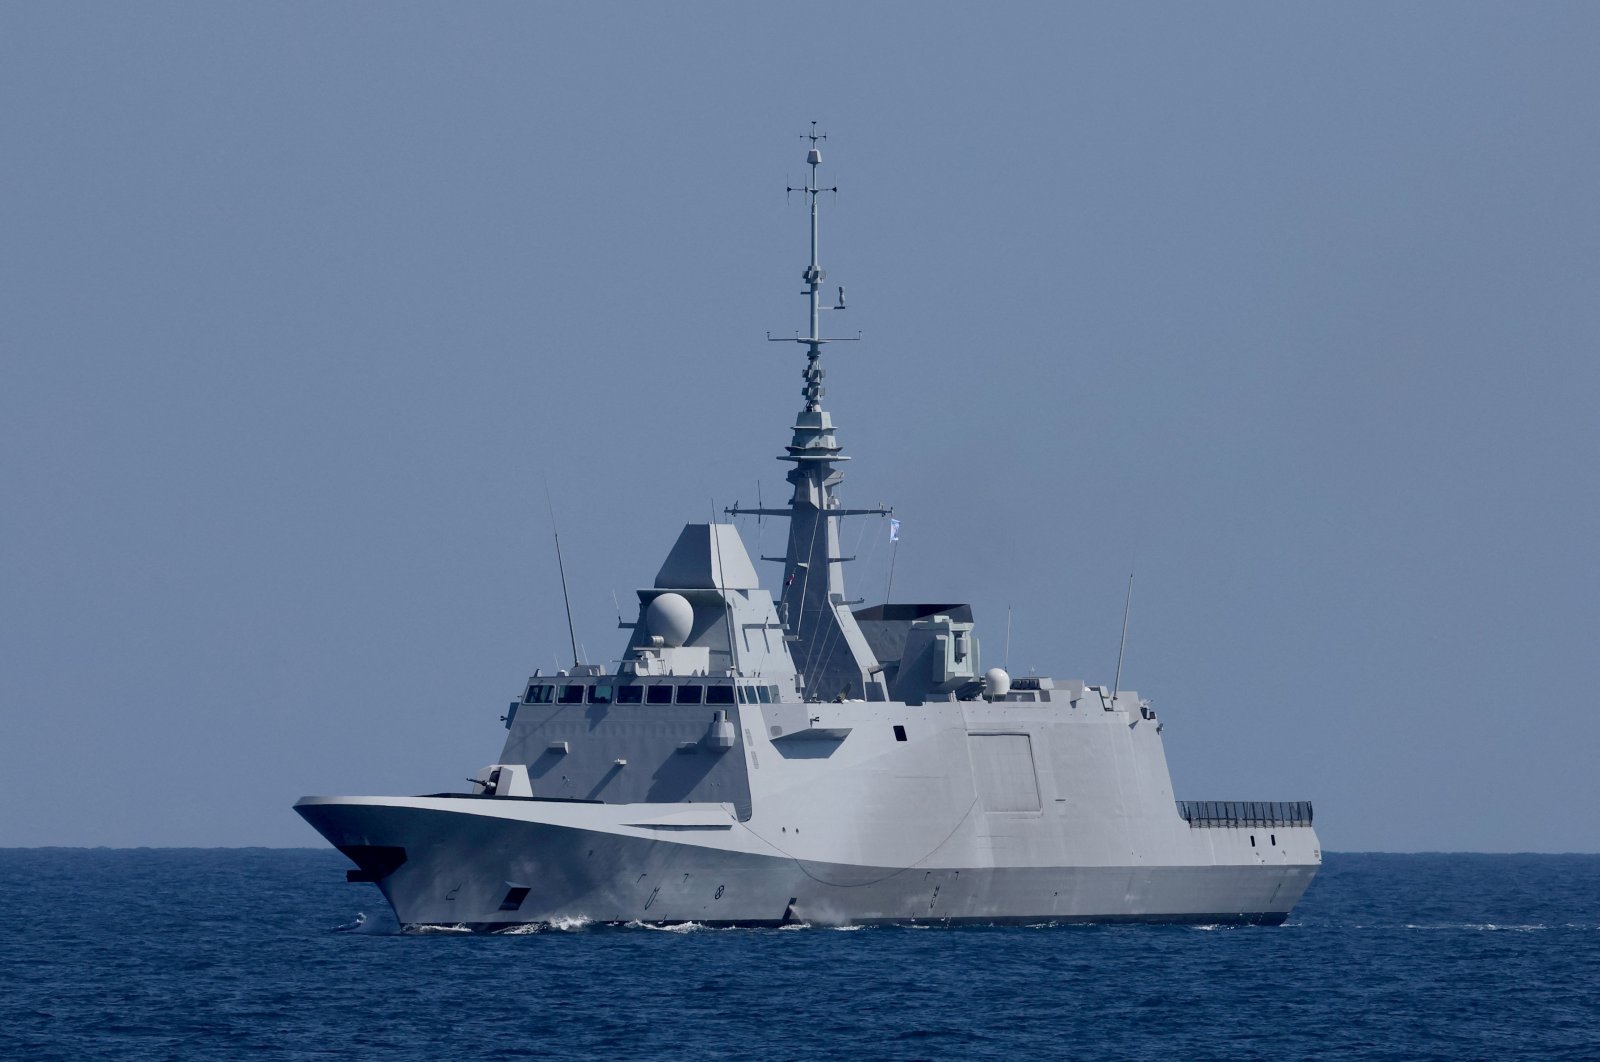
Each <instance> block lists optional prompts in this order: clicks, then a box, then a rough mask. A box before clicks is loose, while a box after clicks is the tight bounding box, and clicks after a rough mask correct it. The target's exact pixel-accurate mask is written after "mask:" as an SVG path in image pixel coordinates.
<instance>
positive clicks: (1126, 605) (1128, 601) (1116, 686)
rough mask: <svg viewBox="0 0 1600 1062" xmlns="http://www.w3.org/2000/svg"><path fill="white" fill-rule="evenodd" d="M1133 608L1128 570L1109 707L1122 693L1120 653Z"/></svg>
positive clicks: (1126, 636)
mask: <svg viewBox="0 0 1600 1062" xmlns="http://www.w3.org/2000/svg"><path fill="white" fill-rule="evenodd" d="M1132 607H1133V570H1132V569H1131V568H1130V569H1129V570H1128V596H1127V597H1126V598H1124V599H1123V602H1122V641H1121V642H1119V643H1117V674H1116V677H1115V678H1113V679H1112V680H1111V705H1112V707H1116V703H1117V694H1119V693H1121V692H1122V651H1123V650H1124V649H1126V648H1127V647H1128V610H1129V609H1130V608H1132Z"/></svg>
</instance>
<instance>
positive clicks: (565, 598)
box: [544, 480, 582, 667]
mask: <svg viewBox="0 0 1600 1062" xmlns="http://www.w3.org/2000/svg"><path fill="white" fill-rule="evenodd" d="M544 503H545V505H546V506H547V507H548V508H549V509H550V534H552V535H554V536H555V540H556V570H557V571H559V572H560V573H561V603H562V604H564V605H566V606H567V639H568V640H569V641H570V642H571V643H572V666H573V667H577V666H578V665H579V664H580V663H582V661H581V660H580V659H579V658H578V635H577V632H576V631H575V630H574V629H573V627H572V597H571V596H570V595H569V594H568V593H567V566H566V564H564V563H563V562H562V560H561V532H560V531H559V530H558V529H557V528H556V506H555V502H553V501H551V500H550V483H549V481H548V480H547V481H546V482H545V485H544Z"/></svg>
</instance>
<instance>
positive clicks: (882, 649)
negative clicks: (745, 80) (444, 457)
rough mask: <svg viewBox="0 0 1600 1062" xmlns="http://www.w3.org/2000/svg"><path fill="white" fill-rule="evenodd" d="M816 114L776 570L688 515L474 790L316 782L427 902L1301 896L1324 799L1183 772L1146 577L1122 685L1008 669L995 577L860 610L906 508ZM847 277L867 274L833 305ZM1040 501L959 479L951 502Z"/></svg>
mask: <svg viewBox="0 0 1600 1062" xmlns="http://www.w3.org/2000/svg"><path fill="white" fill-rule="evenodd" d="M807 135H808V136H809V137H810V139H811V145H812V146H811V148H810V149H809V150H808V152H807V156H806V163H807V165H808V166H809V167H810V174H811V175H810V178H809V179H808V180H807V183H806V185H805V187H804V188H791V189H790V192H797V191H798V192H804V194H805V196H806V200H807V204H808V206H809V207H810V211H809V212H810V250H811V255H810V263H809V264H808V266H807V267H806V269H805V272H804V273H803V277H804V279H805V282H806V288H805V291H804V292H803V295H804V296H805V298H806V301H807V309H808V313H807V321H808V325H809V330H808V332H807V333H806V334H805V335H799V334H796V335H795V336H794V337H793V339H783V338H777V337H773V336H771V335H770V334H769V336H768V338H769V339H771V340H773V341H774V342H782V343H788V342H793V343H797V344H800V345H801V346H803V347H804V348H805V358H806V362H805V368H804V370H803V371H802V373H801V377H802V380H803V381H804V386H803V387H802V389H801V392H800V393H801V397H802V399H803V405H802V406H801V408H800V410H799V411H797V412H796V413H795V415H794V417H793V419H792V421H791V423H790V427H789V430H790V431H791V432H792V435H791V436H790V440H789V442H788V443H787V444H786V445H785V446H784V447H783V450H784V452H783V454H782V455H780V456H779V458H778V459H779V460H780V461H781V462H783V463H784V464H785V465H787V466H789V470H788V471H787V472H786V473H785V475H784V479H785V480H786V481H787V482H788V483H789V485H790V486H791V488H792V494H791V496H790V497H789V500H788V504H787V505H786V506H783V507H781V508H767V507H765V506H763V505H761V504H759V500H758V505H757V506H756V507H755V508H753V509H751V508H740V507H739V506H738V505H737V504H736V505H734V506H733V507H731V508H728V509H725V510H723V515H725V516H731V517H740V516H745V517H748V516H754V517H755V518H756V519H757V520H758V521H760V520H764V519H768V518H771V519H782V520H786V521H787V522H788V545H787V548H786V550H785V552H784V555H783V556H782V557H762V560H764V561H770V562H774V563H781V564H782V566H783V567H782V569H781V571H780V572H779V573H778V574H777V576H776V579H775V580H774V581H773V582H775V584H776V587H777V589H776V591H774V589H773V586H771V585H763V582H762V580H761V579H760V577H758V575H757V574H756V570H755V566H754V564H753V562H752V559H751V557H750V554H749V552H748V551H747V550H746V548H745V544H744V541H743V539H742V538H741V536H740V534H739V531H738V528H737V527H736V526H735V525H734V524H732V523H728V522H718V521H716V520H715V518H714V519H713V522H711V523H690V524H687V525H685V526H684V527H683V529H682V531H681V532H680V533H679V535H678V539H677V541H676V542H675V543H674V544H673V546H672V548H671V549H670V551H669V552H668V554H667V557H666V560H665V561H664V562H663V563H662V565H661V568H660V569H659V571H658V572H657V573H656V577H655V581H654V585H653V586H648V587H642V588H640V589H639V590H638V591H637V597H638V611H637V613H636V618H635V619H633V620H632V621H625V620H623V619H622V618H621V617H620V616H619V617H618V625H619V627H620V628H622V629H625V630H627V631H628V632H629V634H628V639H627V644H626V645H625V646H624V647H623V650H622V653H621V656H620V657H619V658H617V659H616V660H615V661H614V662H613V661H608V662H606V663H584V662H582V661H581V659H580V653H579V649H578V644H579V643H578V638H577V634H576V631H575V629H573V627H572V621H571V615H572V609H571V602H570V600H565V604H566V612H567V616H568V636H569V643H570V645H571V649H572V658H573V663H572V665H571V666H570V667H561V668H559V669H558V670H557V672H556V673H555V674H554V675H541V674H540V673H539V672H535V673H534V674H533V675H531V676H529V677H528V680H527V683H526V685H525V686H524V688H523V690H522V692H521V695H520V697H519V698H518V700H516V701H514V702H513V703H512V704H511V705H510V706H509V708H508V709H507V710H506V712H505V714H504V715H502V716H501V717H500V718H501V721H502V722H503V723H504V724H505V727H506V731H507V734H506V740H505V744H504V746H503V747H502V749H501V752H500V756H499V759H498V761H497V762H495V763H492V764H490V765H488V766H486V767H484V768H483V769H482V770H481V771H480V772H479V773H478V775H477V776H476V778H475V779H474V788H473V791H472V792H469V793H455V794H435V795H433V796H421V797H377V796H373V797H305V798H303V799H302V800H301V801H300V802H299V803H298V804H297V805H296V810H297V811H298V812H299V813H300V814H301V815H302V816H303V817H304V818H305V819H306V820H307V821H308V822H309V823H310V824H311V825H312V826H314V827H315V828H316V829H317V830H318V831H320V832H321V833H322V835H323V836H324V837H326V838H327V839H328V840H329V841H330V842H331V843H332V844H333V845H334V846H335V847H337V848H338V849H339V850H340V851H342V852H344V853H345V854H346V855H347V856H349V857H350V859H351V860H352V861H353V862H354V863H355V865H356V868H355V869H354V870H352V871H349V872H348V876H349V878H350V880H351V881H360V882H371V883H373V884H376V885H377V886H378V888H379V889H381V890H382V891H383V894H384V896H385V897H386V898H387V899H388V901H389V903H390V904H391V905H392V906H393V908H394V910H395V913H396V915H397V916H398V917H399V919H400V921H401V922H402V923H405V924H408V925H430V924H443V925H464V926H470V927H475V928H484V929H494V928H497V927H509V926H516V925H526V924H541V923H572V922H601V923H608V922H618V923H630V922H647V923H683V922H700V923H706V924H712V925H770V924H784V923H808V922H810V923H822V924H871V923H885V922H936V923H942V922H1123V921H1138V922H1216V923H1279V922H1282V921H1283V920H1284V918H1285V917H1286V916H1287V915H1288V913H1289V911H1290V909H1291V908H1293V906H1294V904H1295V902H1296V901H1297V900H1299V898H1300V896H1301V894H1302V893H1303V892H1304V891H1305V889H1306V886H1307V885H1308V884H1309V883H1310V881H1311V878H1312V876H1313V875H1314V874H1315V873H1316V869H1317V866H1318V865H1319V864H1320V862H1321V857H1322V853H1321V851H1320V842H1318V840H1317V837H1316V834H1315V833H1314V832H1313V830H1312V828H1311V806H1310V804H1309V803H1306V802H1283V803H1279V802H1228V801H1222V802H1187V801H1177V800H1175V799H1174V796H1173V792H1172V781H1171V774H1170V772H1169V771H1168V769H1167V761H1166V753H1165V751H1164V743H1163V738H1162V733H1163V730H1164V729H1165V725H1166V724H1165V723H1164V722H1163V721H1161V720H1159V719H1158V718H1157V716H1156V712H1155V709H1154V707H1153V706H1152V705H1151V703H1150V702H1149V701H1147V700H1145V699H1143V698H1141V697H1139V695H1138V694H1137V693H1136V692H1134V691H1133V690H1130V689H1127V688H1126V687H1124V686H1123V685H1122V676H1123V669H1122V649H1123V648H1126V645H1125V641H1126V634H1127V610H1128V606H1129V604H1130V603H1131V598H1132V590H1133V587H1132V580H1131V576H1130V581H1129V587H1128V597H1127V598H1126V599H1125V600H1124V610H1123V634H1124V645H1123V646H1122V647H1121V648H1119V651H1118V657H1117V666H1116V670H1115V671H1114V672H1113V674H1112V678H1111V682H1110V683H1109V684H1098V685H1097V684H1089V683H1086V682H1084V681H1082V680H1076V679H1072V680H1068V679H1057V678H1053V677H1047V676H1044V675H1033V674H1030V675H1027V676H1021V677H1018V678H1016V679H1015V680H1013V678H1012V676H1011V675H1010V674H1009V673H1008V672H1007V670H1006V669H1005V668H1003V667H990V668H988V669H987V670H985V669H984V666H983V664H982V663H981V660H982V647H981V645H980V642H979V638H978V633H977V628H976V626H975V620H974V618H973V612H972V607H971V605H969V604H965V603H959V602H950V601H920V602H918V601H894V600H890V599H889V598H890V591H891V590H892V587H893V575H894V556H895V554H891V556H890V561H889V579H888V580H887V582H886V583H885V586H884V597H885V600H884V601H883V602H882V603H881V604H877V605H870V606H868V607H865V608H861V609H859V610H857V609H855V608H854V606H855V605H858V604H861V603H862V600H861V599H852V598H851V597H850V595H849V593H848V591H847V589H846V585H845V577H844V566H845V564H846V562H848V561H851V560H854V559H855V558H854V557H849V556H845V551H844V550H843V549H842V548H841V542H840V524H841V521H843V520H846V519H861V518H868V519H872V518H876V519H884V518H888V517H890V516H891V513H892V510H891V509H886V508H882V507H877V508H869V509H852V508H847V507H845V506H844V505H843V504H842V501H841V499H840V497H839V495H838V493H837V488H838V486H839V484H840V483H841V482H842V481H843V479H844V472H843V470H842V468H841V467H840V465H841V463H842V462H844V461H847V460H849V458H848V457H847V456H845V454H844V453H843V450H842V448H841V446H840V443H839V439H838V435H837V427H836V425H835V424H834V422H833V417H832V415H831V414H830V413H829V412H828V411H827V410H826V409H824V408H823V403H822V399H823V396H824V395H825V394H826V393H827V389H826V387H825V386H824V381H825V378H826V375H827V370H826V369H824V368H823V365H822V349H823V346H824V345H825V344H828V343H832V342H836V340H832V339H829V338H827V337H825V336H824V335H823V334H822V333H821V332H820V331H819V327H820V324H819V322H820V315H821V311H822V309H823V306H822V304H821V301H820V299H821V289H822V281H823V279H824V277H825V276H826V274H825V272H824V271H823V270H822V268H821V264H820V262H819V260H818V257H817V254H818V250H817V249H818V212H817V197H818V195H819V194H820V193H823V192H826V191H830V190H832V191H836V190H837V189H836V188H828V187H824V186H822V185H821V184H819V183H818V181H817V176H816V175H817V167H818V166H819V165H821V161H822V156H821V150H820V147H819V146H818V145H819V142H820V141H821V140H822V139H824V137H823V136H822V134H820V133H817V132H816V130H815V128H813V131H812V133H810V134H807ZM845 305H846V304H845V301H844V289H843V288H842V287H841V288H840V289H839V299H838V303H837V304H836V305H834V306H832V307H828V309H830V310H843V309H845ZM956 396H957V392H952V397H953V398H955V397H956ZM944 419H948V418H942V417H941V418H934V421H943V420H944ZM934 421H930V422H929V424H928V425H925V426H934ZM936 430H937V431H938V432H939V433H940V438H941V439H942V438H943V432H944V425H943V423H939V424H937V426H936ZM666 442H670V440H669V439H667V438H666V437H660V438H657V439H656V440H655V444H653V445H656V446H660V445H665V443H666ZM661 456H662V457H663V458H665V457H673V458H677V457H682V456H685V455H682V454H674V453H673V452H672V450H671V448H670V447H667V448H666V449H665V450H663V451H662V455H661ZM642 467H646V468H649V469H651V470H656V469H664V468H667V467H670V464H669V463H668V462H666V461H655V462H654V463H651V462H646V465H645V466H642ZM758 499H759V494H758ZM1030 501H1031V499H1027V498H1017V499H1006V498H985V497H983V496H982V495H981V492H978V491H975V490H974V489H972V487H971V485H970V484H967V485H963V484H961V483H959V482H958V481H956V480H952V482H951V484H950V493H949V495H948V497H947V498H945V499H944V500H943V501H942V502H941V503H940V504H941V505H943V504H952V505H977V504H982V505H986V506H989V507H990V508H991V509H992V510H993V511H994V512H995V513H996V514H1005V513H1007V512H1010V511H1012V509H1011V507H1012V506H1015V507H1016V508H1015V511H1016V512H1027V511H1031V510H1030V509H1029V508H1028V506H1029V505H1030ZM554 515H555V503H554V502H553V501H552V502H551V518H552V521H553V520H554ZM899 527H900V524H899V521H898V520H894V519H889V521H888V524H887V531H888V537H889V540H890V541H891V542H898V540H899V539H898V536H899ZM553 532H554V528H553V527H552V533H553ZM857 538H858V540H859V538H860V536H859V535H858V536H857ZM555 545H556V561H557V564H556V567H557V570H558V572H559V573H560V575H561V585H562V595H563V598H564V599H565V598H566V576H565V568H564V567H563V566H562V564H561V556H560V538H559V536H556V537H555ZM549 604H551V605H552V606H553V605H554V601H553V600H552V601H551V602H549ZM1061 607H1063V608H1067V607H1072V606H1070V605H1068V604H1064V603H1063V604H1061ZM619 608H620V604H619ZM1008 629H1009V624H1008Z"/></svg>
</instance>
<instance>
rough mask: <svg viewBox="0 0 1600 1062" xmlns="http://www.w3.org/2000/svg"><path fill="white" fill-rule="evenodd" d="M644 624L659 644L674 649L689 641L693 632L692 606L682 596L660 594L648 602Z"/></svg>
mask: <svg viewBox="0 0 1600 1062" xmlns="http://www.w3.org/2000/svg"><path fill="white" fill-rule="evenodd" d="M644 622H645V625H646V626H647V627H649V628H650V633H651V634H653V635H654V636H656V637H657V638H660V639H661V644H662V645H665V646H667V647H668V648H671V649H676V648H677V647H678V646H680V645H682V644H683V643H684V642H686V641H688V640H689V632H690V631H692V630H694V606H693V605H691V604H689V599H688V598H686V597H684V596H683V595H682V594H662V595H660V596H659V597H657V598H656V599H655V600H654V601H652V602H650V607H649V608H648V609H647V610H646V611H645V614H644Z"/></svg>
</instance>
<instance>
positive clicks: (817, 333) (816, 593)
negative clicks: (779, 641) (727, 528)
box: [728, 122, 889, 700]
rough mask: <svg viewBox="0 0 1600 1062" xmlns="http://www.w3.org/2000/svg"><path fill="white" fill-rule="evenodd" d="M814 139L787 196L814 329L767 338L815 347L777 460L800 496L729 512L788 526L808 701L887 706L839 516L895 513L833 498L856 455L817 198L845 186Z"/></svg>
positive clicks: (793, 607)
mask: <svg viewBox="0 0 1600 1062" xmlns="http://www.w3.org/2000/svg"><path fill="white" fill-rule="evenodd" d="M805 137H806V139H808V140H809V141H810V142H811V146H810V148H809V149H808V150H807V152H806V164H807V165H808V166H809V167H810V172H809V174H808V176H807V179H806V183H805V185H804V187H800V188H793V187H791V188H789V189H788V191H789V192H791V193H794V192H799V193H802V194H803V195H804V196H805V197H806V205H807V206H808V207H809V208H810V212H811V261H810V263H809V264H808V265H807V266H806V268H805V271H804V272H803V273H801V275H800V276H801V279H802V280H804V281H805V283H806V289H805V291H803V292H801V294H802V295H804V296H805V297H806V304H807V309H808V311H809V312H808V325H809V328H808V331H807V333H806V334H805V335H803V336H802V335H798V334H797V335H795V336H794V337H792V338H788V337H774V336H772V335H771V334H770V333H769V334H768V336H767V339H768V340H769V341H771V342H774V343H789V342H793V343H801V344H804V345H805V347H806V367H805V369H804V371H803V372H802V373H801V376H802V378H803V379H804V381H805V386H804V387H803V388H802V389H801V392H800V394H801V397H802V398H804V399H805V405H804V408H802V409H801V411H800V412H799V413H798V414H796V416H795V422H794V425H793V432H794V435H793V438H792V439H791V440H790V442H789V445H788V446H786V447H785V448H784V449H786V450H787V451H788V453H786V454H785V455H783V456H781V457H779V458H778V460H780V461H788V462H792V463H793V465H794V467H793V468H792V469H790V470H789V472H788V474H787V475H786V476H785V478H786V479H787V480H788V481H789V482H790V483H791V484H792V485H793V487H794V493H793V495H792V496H791V497H790V499H789V507H788V508H787V509H738V508H734V509H730V510H728V511H729V512H730V513H750V514H760V515H766V516H785V517H788V519H789V548H788V551H787V552H786V553H785V555H784V558H783V590H782V596H781V597H780V599H779V605H778V609H779V615H780V616H782V618H783V623H784V629H785V633H786V634H787V637H788V641H789V647H790V651H791V652H792V653H793V655H794V662H795V668H796V670H798V671H799V672H800V673H801V674H802V675H803V676H804V681H805V694H806V697H807V698H808V699H810V700H831V699H835V698H837V697H845V698H852V699H857V698H860V699H881V698H883V697H884V696H885V693H884V688H883V685H882V683H881V681H880V676H879V674H878V670H879V669H878V661H877V658H876V657H874V656H873V654H872V650H871V648H870V647H869V646H868V645H867V640H866V638H865V637H864V636H863V635H862V633H861V629H860V627H858V626H857V625H856V621H855V617H854V616H853V615H851V613H850V607H849V602H847V601H846V600H845V595H844V562H845V561H846V560H848V559H849V558H846V557H842V556H840V553H839V518H840V517H841V516H867V515H877V516H884V515H887V514H888V512H889V510H887V509H842V508H840V507H839V499H838V498H837V497H836V496H835V494H834V488H835V487H836V486H838V485H839V483H840V481H842V480H843V479H844V473H843V472H842V471H840V470H839V469H837V468H835V467H834V465H835V464H837V463H838V462H841V461H848V460H849V458H848V457H846V456H845V455H844V454H843V453H842V452H841V448H840V446H839V442H838V440H837V439H836V438H835V437H834V425H833V417H832V416H831V415H830V414H829V413H828V412H827V411H826V410H824V409H823V408H822V398H823V396H824V395H825V394H827V389H826V388H825V387H823V383H822V382H823V380H824V379H826V378H827V370H825V369H824V368H823V367H822V347H823V345H824V344H826V343H832V342H841V340H836V339H825V338H823V335H822V310H823V308H824V307H823V305H822V282H823V281H824V280H826V279H827V276H828V275H827V273H825V272H824V271H823V269H822V264H821V260H820V240H819V235H818V232H819V230H818V219H817V213H818V210H817V199H818V197H819V196H820V195H821V194H822V193H823V192H837V191H838V190H839V189H838V188H837V187H829V188H824V187H822V185H821V184H819V183H818V180H817V167H818V166H820V165H822V149H821V148H820V147H819V146H818V144H819V143H820V142H821V141H823V140H826V139H827V135H826V134H823V133H818V132H817V123H816V122H812V123H811V132H810V133H807V134H805ZM844 308H845V304H844V288H842V287H841V288H840V289H839V301H838V303H837V304H836V305H834V306H831V307H828V309H833V310H843V309H844ZM773 559H776V558H773Z"/></svg>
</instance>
